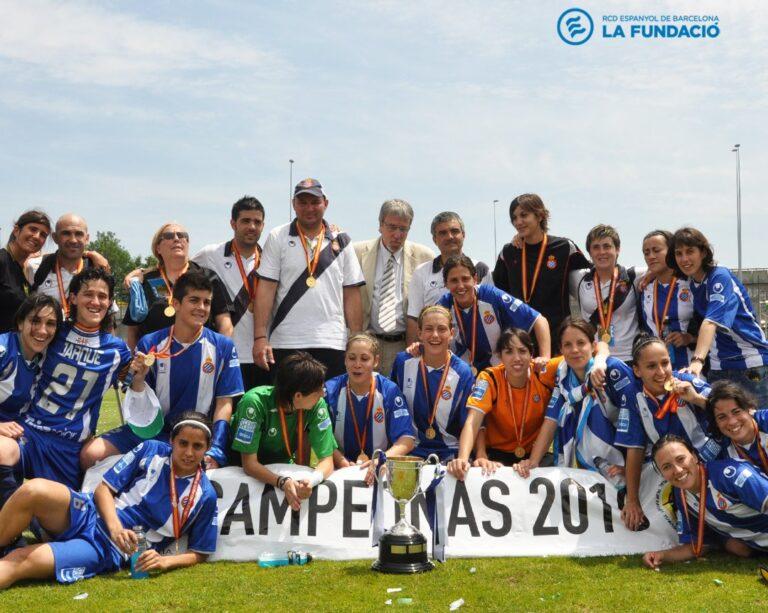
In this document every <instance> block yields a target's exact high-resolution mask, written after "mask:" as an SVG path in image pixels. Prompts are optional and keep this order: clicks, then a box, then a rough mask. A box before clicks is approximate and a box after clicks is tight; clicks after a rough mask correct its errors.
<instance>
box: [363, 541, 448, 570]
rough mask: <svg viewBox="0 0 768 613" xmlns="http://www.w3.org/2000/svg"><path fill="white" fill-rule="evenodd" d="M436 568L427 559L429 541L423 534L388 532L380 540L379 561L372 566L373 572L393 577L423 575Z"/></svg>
mask: <svg viewBox="0 0 768 613" xmlns="http://www.w3.org/2000/svg"><path fill="white" fill-rule="evenodd" d="M434 568H435V565H434V564H433V563H432V562H431V561H430V560H429V558H428V557H427V539H426V538H424V535H423V534H421V532H413V533H411V534H407V535H404V534H392V533H391V532H386V533H385V534H384V535H383V536H382V537H381V538H380V539H379V559H378V560H376V561H375V562H374V563H373V564H372V565H371V569H372V570H375V571H378V572H380V573H389V574H393V575H411V574H414V573H423V572H426V571H428V570H432V569H434Z"/></svg>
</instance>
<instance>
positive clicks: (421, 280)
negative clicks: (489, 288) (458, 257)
mask: <svg viewBox="0 0 768 613" xmlns="http://www.w3.org/2000/svg"><path fill="white" fill-rule="evenodd" d="M470 259H471V258H470ZM472 261H473V262H474V263H475V266H478V267H480V266H482V268H484V269H485V274H484V275H483V276H482V278H481V279H480V285H493V278H492V276H491V271H490V269H489V268H488V266H487V265H485V264H484V263H483V262H478V261H475V260H472ZM481 270H482V269H481ZM447 291H448V290H447V289H445V283H443V261H442V259H441V258H440V256H439V255H438V256H437V257H436V258H435V259H434V260H432V261H431V262H424V263H423V264H419V265H418V266H417V267H416V268H415V269H414V271H413V274H412V275H411V284H410V285H409V286H408V317H413V318H418V317H419V313H421V310H422V309H423V308H424V307H426V306H432V305H433V304H437V301H438V300H440V298H442V297H443V294H445V292H447Z"/></svg>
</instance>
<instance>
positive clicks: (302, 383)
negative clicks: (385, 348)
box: [232, 351, 337, 510]
mask: <svg viewBox="0 0 768 613" xmlns="http://www.w3.org/2000/svg"><path fill="white" fill-rule="evenodd" d="M324 382H325V366H323V365H322V364H321V363H320V362H318V361H317V360H315V359H314V358H313V357H312V356H310V355H309V354H308V353H305V352H303V351H297V352H296V353H293V354H291V355H289V356H288V357H286V358H285V359H284V360H283V361H282V362H281V363H280V367H279V368H278V369H277V377H276V379H275V385H263V386H261V387H255V388H253V389H252V390H250V391H249V392H247V393H246V394H245V396H243V397H242V399H241V400H240V402H239V403H238V404H237V409H236V411H235V414H234V415H233V416H232V432H234V441H233V443H232V449H234V450H235V451H238V452H240V453H241V454H242V460H243V470H244V471H245V474H247V475H249V476H251V477H253V478H254V479H257V480H259V481H261V482H262V483H267V484H269V485H273V486H274V487H275V488H277V489H279V490H282V491H283V492H284V493H285V498H286V500H288V504H290V505H291V508H292V509H294V510H298V509H299V508H300V507H301V501H302V500H303V499H305V498H309V496H310V494H311V493H312V488H314V487H315V486H317V485H319V484H320V483H322V482H323V480H325V479H326V478H328V477H329V476H330V475H331V473H332V472H333V451H334V450H335V449H336V448H337V444H336V439H335V438H334V436H333V427H332V423H331V416H330V413H329V411H328V405H327V404H326V403H325V400H324V399H323V392H324V387H323V384H324ZM304 437H307V438H308V439H309V445H305V439H304ZM309 448H311V449H312V451H314V452H315V456H316V457H317V459H318V462H317V466H316V468H315V471H314V472H313V473H312V474H311V475H308V476H307V477H306V478H302V479H299V480H296V479H293V478H292V477H291V476H288V475H280V474H277V473H274V472H272V471H271V470H270V469H269V468H268V467H267V466H266V464H276V463H282V464H298V465H303V466H308V465H309V453H308V449H309Z"/></svg>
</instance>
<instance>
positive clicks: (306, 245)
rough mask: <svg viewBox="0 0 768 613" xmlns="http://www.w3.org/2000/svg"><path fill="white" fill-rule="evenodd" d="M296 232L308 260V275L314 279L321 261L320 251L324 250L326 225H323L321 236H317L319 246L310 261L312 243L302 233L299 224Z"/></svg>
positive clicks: (317, 245)
mask: <svg viewBox="0 0 768 613" xmlns="http://www.w3.org/2000/svg"><path fill="white" fill-rule="evenodd" d="M296 230H298V232H299V237H300V238H301V246H302V247H303V249H304V257H305V258H306V259H307V273H308V274H309V278H314V276H315V269H316V268H317V262H318V260H319V259H320V251H322V249H323V236H325V224H322V228H321V230H320V234H319V235H318V236H317V244H316V245H315V253H314V254H313V255H312V258H311V259H310V255H309V254H310V250H311V247H310V243H309V240H308V239H307V236H306V235H305V234H304V232H302V231H301V226H300V225H299V224H298V223H297V224H296Z"/></svg>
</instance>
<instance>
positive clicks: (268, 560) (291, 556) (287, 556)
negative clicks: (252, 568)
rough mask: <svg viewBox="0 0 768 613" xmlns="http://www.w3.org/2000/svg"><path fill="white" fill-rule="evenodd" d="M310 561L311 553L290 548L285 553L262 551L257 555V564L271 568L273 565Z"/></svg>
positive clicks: (306, 562) (300, 563)
mask: <svg viewBox="0 0 768 613" xmlns="http://www.w3.org/2000/svg"><path fill="white" fill-rule="evenodd" d="M311 561H312V554H309V553H306V552H304V551H298V550H291V551H287V552H286V553H267V552H265V553H262V554H261V555H260V556H259V566H261V567H262V568H273V567H275V566H288V565H289V564H290V565H292V566H304V565H305V564H309V563H310V562H311Z"/></svg>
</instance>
